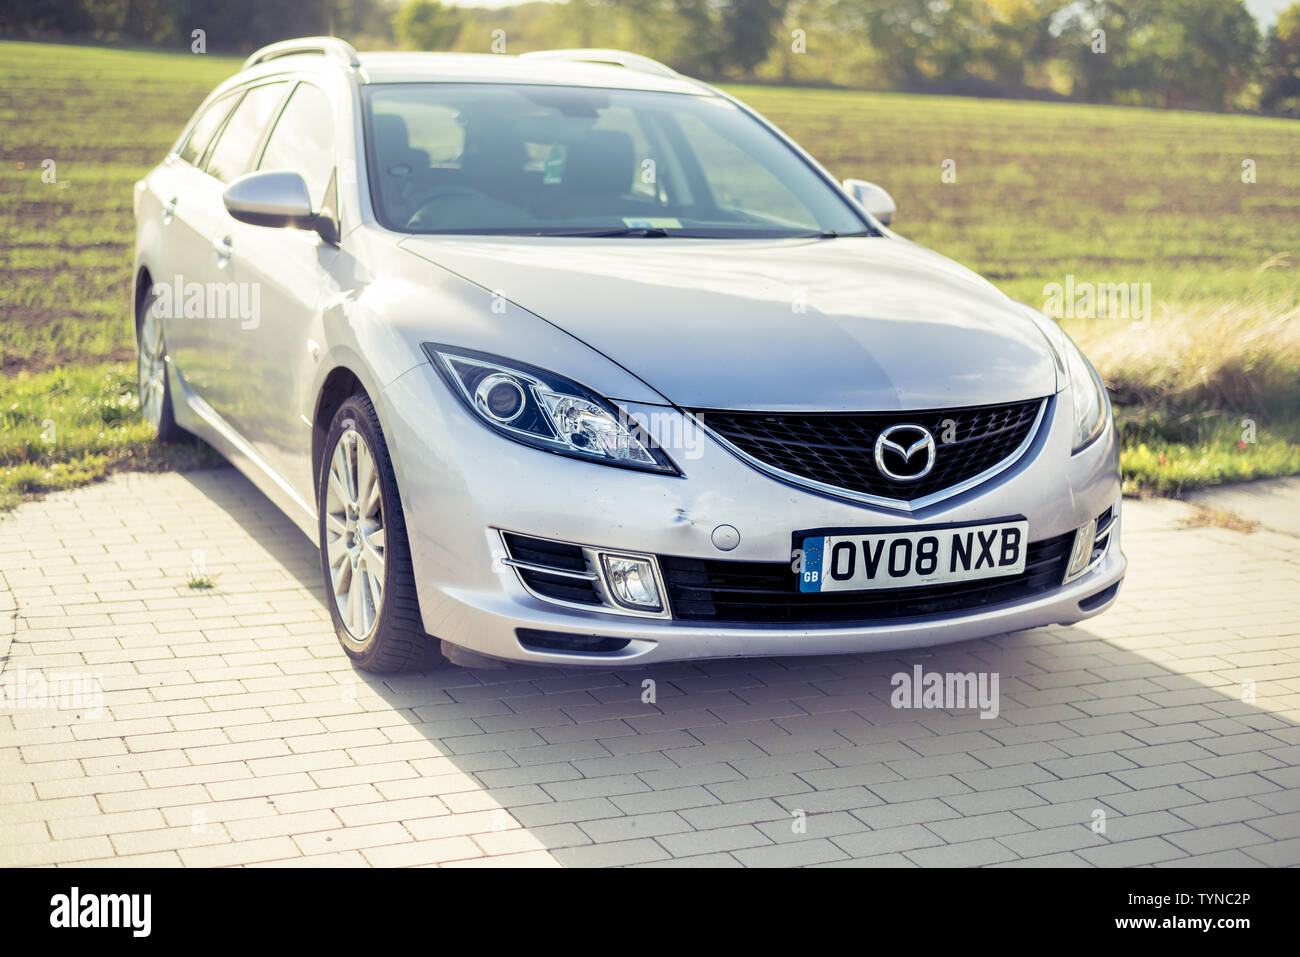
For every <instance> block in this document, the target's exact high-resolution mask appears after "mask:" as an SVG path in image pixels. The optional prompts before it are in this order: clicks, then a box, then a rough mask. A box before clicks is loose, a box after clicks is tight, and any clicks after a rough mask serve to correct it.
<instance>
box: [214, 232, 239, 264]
mask: <svg viewBox="0 0 1300 957" xmlns="http://www.w3.org/2000/svg"><path fill="white" fill-rule="evenodd" d="M212 248H213V249H215V250H216V251H217V265H218V266H225V265H226V263H228V262H230V256H231V254H232V253H233V252H234V251H235V245H234V243H232V242H231V241H230V237H229V236H222V237H221V238H220V239H214V240H212Z"/></svg>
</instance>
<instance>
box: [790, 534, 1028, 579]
mask: <svg viewBox="0 0 1300 957" xmlns="http://www.w3.org/2000/svg"><path fill="white" fill-rule="evenodd" d="M796 540H797V541H800V542H801V544H800V545H799V547H800V548H801V549H802V552H803V554H802V561H801V562H798V563H796V572H797V573H798V578H799V590H800V591H802V592H823V591H869V590H872V589H878V588H915V587H918V586H920V585H942V584H947V583H949V582H964V581H976V580H978V579H981V578H1000V577H1002V576H1003V575H1016V574H1019V573H1020V572H1023V571H1024V570H1025V553H1026V551H1027V549H1028V546H1029V522H1027V521H1025V520H1024V519H1007V520H1005V521H1000V522H989V523H986V524H982V525H942V526H934V527H931V528H915V529H911V530H909V531H899V530H891V529H857V530H855V529H847V530H837V531H835V532H834V533H833V534H821V535H816V534H811V533H803V534H802V535H796Z"/></svg>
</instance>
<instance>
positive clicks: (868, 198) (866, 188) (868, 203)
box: [844, 179, 898, 226]
mask: <svg viewBox="0 0 1300 957" xmlns="http://www.w3.org/2000/svg"><path fill="white" fill-rule="evenodd" d="M844 189H845V191H846V192H847V193H848V194H849V195H850V196H852V197H853V198H854V199H855V200H856V201H857V203H858V205H859V206H861V207H862V208H863V209H865V210H866V211H867V212H869V213H870V214H871V215H872V216H874V217H876V219H878V220H880V221H881V222H882V223H884V224H885V225H886V226H888V225H889V224H890V223H891V222H893V219H894V213H896V212H898V207H897V206H895V205H894V197H892V196H890V195H889V194H888V193H887V192H885V190H884V189H882V188H881V187H879V186H877V185H876V184H875V183H868V182H867V181H866V180H865V179H846V180H845V181H844Z"/></svg>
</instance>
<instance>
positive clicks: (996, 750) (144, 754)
mask: <svg viewBox="0 0 1300 957" xmlns="http://www.w3.org/2000/svg"><path fill="white" fill-rule="evenodd" d="M1188 514H1190V510H1189V509H1188V508H1187V507H1186V506H1183V505H1181V504H1178V503H1173V502H1130V503H1127V504H1126V511H1125V528H1124V547H1125V550H1126V551H1127V553H1128V556H1129V559H1130V562H1131V567H1130V571H1129V577H1128V580H1127V582H1126V584H1125V588H1124V591H1123V592H1122V594H1121V599H1120V602H1119V603H1118V605H1117V606H1116V607H1115V608H1114V609H1112V610H1111V611H1110V612H1108V613H1107V614H1105V615H1103V616H1101V617H1100V618H1098V619H1094V620H1092V621H1089V622H1084V623H1083V624H1081V625H1078V626H1075V627H1072V628H1062V627H1052V628H1041V629H1035V630H1033V631H1027V632H1018V633H1015V634H1009V635H1001V636H998V637H996V638H991V639H984V640H980V641H971V642H965V643H962V644H958V645H950V646H946V647H941V648H937V649H932V650H930V651H924V652H907V653H882V654H876V655H848V656H842V657H815V658H786V659H758V660H726V661H714V662H699V663H691V664H680V665H679V664H670V665H659V666H654V667H648V668H624V669H615V670H589V669H572V670H556V669H543V668H535V667H522V666H516V667H510V668H505V669H500V670H481V671H478V670H472V671H467V670H462V669H459V668H454V667H448V668H444V669H441V670H439V671H436V672H433V673H431V674H428V675H419V676H403V677H400V678H394V679H388V680H383V679H380V678H377V677H373V676H368V675H364V674H361V673H359V672H356V671H354V670H353V669H352V668H351V666H350V665H349V664H348V662H347V660H346V659H345V657H344V656H343V654H342V652H341V651H340V650H339V648H338V646H337V644H336V641H335V639H334V636H333V633H332V631H331V629H330V626H329V620H328V615H327V612H326V610H325V607H324V605H323V603H322V601H323V599H322V595H321V589H320V587H319V585H318V583H317V576H318V565H317V558H316V554H315V551H314V548H313V546H312V545H311V543H310V542H308V541H307V540H306V539H305V538H304V537H302V535H301V534H300V533H299V532H298V531H297V530H296V529H294V528H293V526H292V525H291V524H290V523H289V521H288V520H287V519H285V518H284V517H283V516H281V515H280V514H279V513H278V512H277V511H276V510H275V508H274V507H273V506H272V505H271V504H270V503H269V502H268V501H267V500H266V499H264V498H263V497H262V496H261V495H260V494H259V493H258V492H256V491H255V490H254V489H253V488H252V486H251V485H250V484H249V483H248V482H247V481H245V480H244V479H243V478H242V477H240V476H239V475H238V474H237V473H235V472H234V471H233V470H230V469H222V470H216V471H210V472H194V473H189V474H163V475H137V474H127V475H119V476H115V477H113V478H112V479H110V480H109V481H108V482H105V483H103V484H100V485H96V486H93V487H90V488H86V489H81V490H77V491H74V492H67V493H58V494H54V495H51V496H49V497H48V498H46V499H44V500H43V501H40V502H35V503H31V504H27V505H23V506H21V507H20V508H19V509H17V510H16V511H15V512H12V513H9V514H7V515H3V516H0V655H2V656H3V675H2V676H0V677H2V678H3V681H5V682H6V683H7V687H6V691H7V694H8V695H9V700H8V702H7V704H6V705H5V706H4V707H3V708H0V865H9V866H13V865H80V866H89V865H126V866H182V865H183V866H198V867H210V866H225V865H248V866H261V865H267V866H289V865H307V866H320V865H340V866H367V865H370V866H398V865H407V866H409V865H441V866H491V865H506V866H613V865H646V866H665V865H701V866H724V867H737V866H747V867H766V866H846V865H865V866H890V867H913V866H922V867H926V866H1083V867H1087V866H1099V867H1115V866H1135V865H1155V866H1178V865H1188V864H1192V865H1196V864H1205V865H1222V866H1252V865H1268V866H1279V865H1293V866H1294V865H1297V864H1300V600H1297V599H1298V598H1300V538H1297V537H1294V536H1293V535H1291V534H1286V533H1281V532H1274V531H1269V530H1266V529H1265V530H1257V531H1255V532H1252V533H1250V534H1243V533H1241V532H1237V531H1231V530H1227V529H1222V528H1217V527H1188V526H1185V525H1183V524H1181V523H1180V519H1181V518H1182V517H1184V516H1186V515H1188ZM194 573H200V574H206V576H207V577H209V578H211V580H212V581H213V583H214V586H215V587H213V588H212V589H211V590H206V591H204V590H194V589H191V588H190V587H189V586H188V584H187V581H188V580H189V579H190V578H191V577H192V574H194ZM916 664H920V665H922V666H923V667H924V669H925V670H926V671H938V672H992V673H997V674H998V675H999V680H1000V691H1001V696H1000V712H999V714H998V716H997V717H996V718H995V719H992V720H989V719H985V718H981V717H980V716H979V714H978V712H977V711H975V710H969V711H956V710H953V711H939V710H896V709H894V708H893V707H891V705H890V703H889V699H890V694H891V691H892V687H891V684H890V677H891V675H893V674H894V673H896V672H900V671H903V672H910V671H911V669H912V667H913V665H916ZM37 679H42V680H44V681H46V682H54V681H56V680H58V681H59V682H60V683H59V685H58V688H59V690H60V691H62V692H68V691H69V690H71V691H72V692H76V691H78V690H80V691H82V692H90V693H87V694H82V695H81V697H80V698H77V697H67V698H63V699H60V700H57V701H54V702H51V701H49V700H48V699H46V698H45V696H43V695H42V693H41V686H40V684H38V683H37ZM647 679H649V680H650V681H652V682H653V686H652V687H653V691H654V701H653V702H652V703H648V702H645V701H643V694H644V693H645V685H644V682H646V680H647ZM78 682H80V684H79V683H78ZM96 688H102V700H100V701H96V700H95V698H94V694H93V689H96ZM20 691H21V695H22V697H21V698H19V697H18V695H19V692H20ZM54 704H66V705H68V707H66V708H64V707H54V706H52V705H54Z"/></svg>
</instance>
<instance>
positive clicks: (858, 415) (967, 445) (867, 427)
mask: <svg viewBox="0 0 1300 957" xmlns="http://www.w3.org/2000/svg"><path fill="white" fill-rule="evenodd" d="M1044 401H1045V400H1043V399H1033V400H1031V401H1028V402H1012V403H1008V404H1004V405H986V406H975V407H968V408H963V409H927V410H925V411H921V412H726V411H713V410H708V409H697V410H694V411H695V414H696V415H698V416H699V417H700V419H701V421H702V422H703V423H704V425H705V426H707V427H709V428H711V429H712V430H713V431H714V432H716V433H717V434H718V435H720V436H722V437H723V438H724V439H726V440H727V441H728V442H730V443H731V444H732V445H734V446H736V447H737V448H738V449H740V450H741V451H742V452H745V453H746V454H748V455H750V456H752V457H753V458H755V459H757V460H758V461H759V462H761V463H763V464H764V465H767V466H769V467H771V468H776V469H780V470H781V471H783V472H788V473H790V474H791V475H794V476H798V477H800V478H805V479H811V480H812V481H815V482H820V483H822V484H824V485H830V486H834V487H836V488H842V489H846V490H848V491H851V492H857V493H860V494H865V495H875V496H880V497H882V498H891V499H901V500H903V501H914V500H916V499H919V498H924V497H925V496H927V495H930V494H932V493H934V492H939V491H942V490H943V489H946V488H949V487H951V486H953V485H957V484H958V483H960V482H964V481H965V480H967V479H969V478H973V477H974V476H976V475H979V474H980V473H982V472H984V471H986V470H988V469H990V468H992V467H993V466H994V465H997V464H998V463H999V462H1001V461H1002V460H1003V459H1005V458H1007V456H1009V455H1011V453H1013V452H1014V451H1015V450H1016V449H1018V448H1019V447H1020V445H1021V443H1023V442H1024V441H1025V438H1026V436H1028V435H1029V431H1030V429H1032V428H1033V426H1034V422H1035V420H1036V419H1037V417H1038V410H1039V409H1040V408H1041V407H1042V405H1043V402H1044ZM902 423H908V424H912V425H922V426H925V428H927V429H929V430H930V433H931V435H933V436H934V439H935V444H936V454H935V463H934V468H933V469H932V470H931V472H930V474H928V475H927V476H925V478H923V479H921V480H920V481H916V482H896V481H893V480H891V479H889V478H887V477H885V476H884V475H882V474H881V473H880V472H879V470H878V469H877V468H876V463H875V442H876V436H878V435H879V434H880V432H881V430H883V429H886V428H888V427H889V426H891V425H899V424H902ZM946 440H947V441H946ZM918 454H920V453H918ZM886 464H888V463H886Z"/></svg>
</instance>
